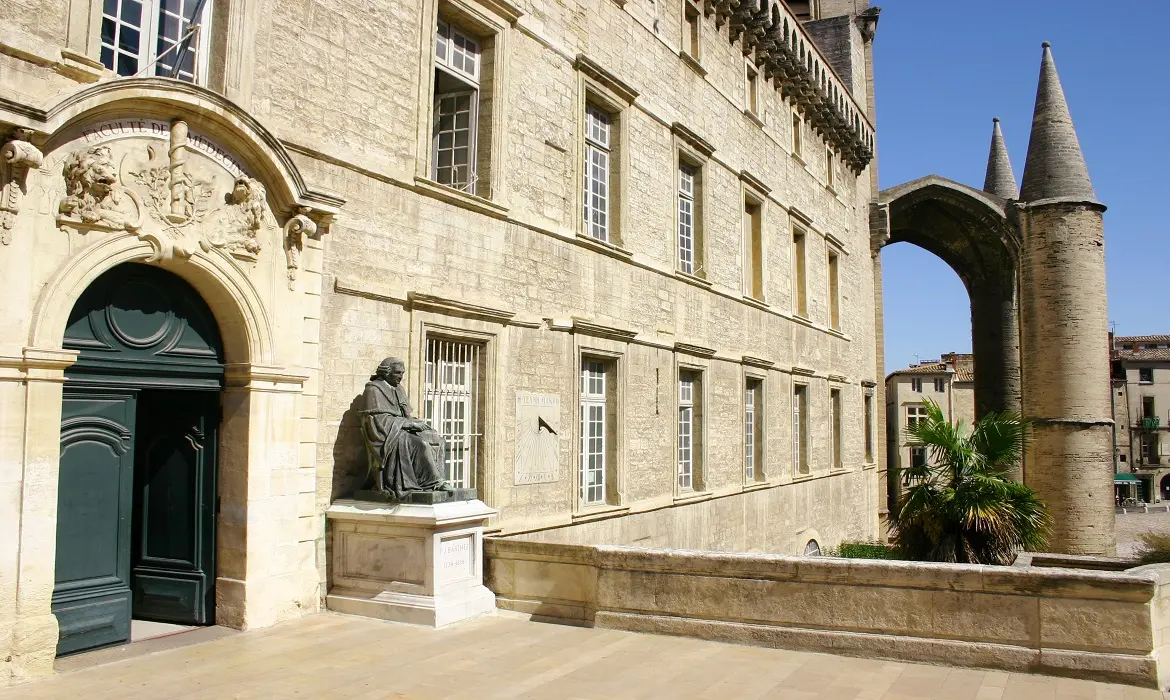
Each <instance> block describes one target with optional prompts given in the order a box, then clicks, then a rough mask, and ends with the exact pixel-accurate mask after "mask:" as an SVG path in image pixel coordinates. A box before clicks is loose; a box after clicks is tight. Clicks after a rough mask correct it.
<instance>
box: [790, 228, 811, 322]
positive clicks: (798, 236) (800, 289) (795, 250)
mask: <svg viewBox="0 0 1170 700" xmlns="http://www.w3.org/2000/svg"><path fill="white" fill-rule="evenodd" d="M805 238H806V236H805V233H804V230H802V229H801V228H799V227H796V226H794V227H793V228H792V313H794V314H796V315H797V316H801V317H803V318H808V281H807V280H806V279H805V260H804V255H805V250H804V245H805Z"/></svg>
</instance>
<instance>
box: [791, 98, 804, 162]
mask: <svg viewBox="0 0 1170 700" xmlns="http://www.w3.org/2000/svg"><path fill="white" fill-rule="evenodd" d="M789 128H790V129H791V130H792V131H791V136H792V139H791V140H790V141H789V147H790V148H791V149H792V155H793V157H794V158H796V159H797V160H799V161H800V162H801V163H804V137H805V133H804V132H805V129H804V116H803V115H801V113H800V112H799V111H798V110H797V109H796V108H795V107H793V108H792V120H791V124H790V127H789Z"/></svg>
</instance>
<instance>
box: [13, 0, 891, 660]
mask: <svg viewBox="0 0 1170 700" xmlns="http://www.w3.org/2000/svg"><path fill="white" fill-rule="evenodd" d="M864 5H865V3H863V2H862V3H858V2H855V0H821V2H818V3H815V5H814V4H808V6H807V7H804V8H803V10H802V12H804V13H805V14H806V15H807V16H804V17H800V18H798V17H797V16H796V15H795V14H794V13H793V11H792V10H791V9H789V7H788V6H786V5H784V4H783V3H777V2H771V1H768V2H763V3H756V2H742V3H734V2H724V1H721V0H703V1H702V2H690V1H689V0H678V2H673V3H647V2H642V1H641V0H589V1H587V2H582V3H579V4H567V5H566V4H554V3H545V2H540V1H537V0H527V1H525V2H520V3H518V4H513V3H512V2H509V1H508V0H418V1H416V2H405V3H390V4H387V5H380V6H378V7H377V8H362V10H361V11H360V12H359V11H358V8H356V7H355V6H354V5H353V4H352V3H349V2H346V1H345V0H326V1H325V2H311V3H293V2H285V1H284V0H194V1H192V0H184V2H181V3H179V6H178V7H176V6H175V5H174V4H172V3H160V2H143V3H138V2H136V1H135V0H118V1H114V0H110V1H108V2H98V1H97V0H70V1H69V2H64V3H63V2H50V1H49V0H21V1H20V2H16V3H8V4H5V5H3V6H2V7H0V86H2V87H3V90H2V91H0V92H2V94H3V97H2V98H0V135H2V136H3V137H4V138H5V145H4V147H3V155H4V159H3V161H0V165H2V167H3V170H2V172H0V175H2V179H0V186H2V187H3V190H2V191H0V223H2V224H3V231H2V233H3V241H2V242H3V245H2V246H0V261H2V262H0V265H2V266H3V269H4V273H5V274H4V275H3V281H2V282H0V284H3V285H4V294H5V299H6V302H7V303H6V304H5V305H4V308H3V310H2V311H0V328H2V329H3V333H2V335H0V337H2V338H3V341H2V343H3V344H0V380H2V381H0V392H2V393H3V396H2V397H0V401H2V403H0V405H2V406H3V407H4V411H3V412H2V413H0V427H2V428H3V430H0V436H2V437H0V465H2V466H0V468H2V470H3V471H2V472H0V489H2V491H0V493H2V494H3V499H4V500H3V502H4V503H5V504H7V505H6V507H5V508H4V509H2V510H0V543H2V544H3V546H0V659H3V661H2V662H0V679H2V680H0V683H6V682H10V681H13V680H16V681H19V680H22V679H26V678H29V677H34V676H37V675H41V674H45V673H48V672H50V671H51V668H52V659H53V657H54V655H55V654H56V653H58V652H61V653H65V652H71V651H79V650H84V649H86V648H91V647H94V646H101V645H104V644H111V643H118V642H119V641H122V640H124V639H125V638H126V635H127V634H128V629H129V624H130V618H131V617H133V616H135V615H138V616H139V617H142V616H149V617H154V618H155V619H168V620H172V621H183V622H188V623H191V622H193V623H208V622H211V621H214V622H216V623H217V624H225V625H229V626H233V627H239V628H252V627H260V626H265V625H269V624H273V623H275V622H278V621H280V620H284V619H289V618H293V617H297V616H300V615H304V614H307V613H311V612H314V611H317V610H319V609H321V607H322V600H323V596H324V592H325V587H326V583H327V580H328V571H327V566H326V562H327V560H328V558H327V550H328V548H329V546H330V543H329V541H328V538H327V536H326V532H325V527H324V519H323V517H322V513H323V511H324V509H325V508H326V507H327V506H328V505H329V503H330V502H331V501H332V500H333V499H335V498H337V497H339V496H343V495H348V493H350V492H352V491H353V490H354V489H355V488H357V487H360V486H361V485H362V483H363V482H364V480H365V478H366V476H365V463H364V462H365V457H364V454H363V452H362V445H361V439H360V434H359V429H358V427H357V425H358V424H357V420H356V418H357V413H356V412H357V410H358V405H357V402H356V400H357V398H358V397H359V395H360V393H361V391H362V387H363V384H364V383H365V381H366V380H367V378H368V376H369V374H370V373H371V372H372V370H373V368H374V367H375V366H376V365H377V363H378V362H379V361H380V360H381V359H382V358H383V357H386V356H398V357H401V358H403V359H404V360H405V362H406V365H407V372H408V379H407V381H408V388H409V391H410V394H411V396H412V398H413V400H414V403H415V405H416V407H417V412H418V413H419V414H420V415H422V416H424V417H427V418H428V419H430V420H431V421H432V423H434V424H435V426H436V428H438V429H439V430H440V431H442V432H443V433H444V434H445V435H446V437H447V440H448V443H449V445H450V446H451V447H450V449H449V451H448V453H447V468H448V470H449V476H450V477H451V478H453V479H455V480H458V481H460V482H461V483H465V484H471V485H474V486H475V487H476V488H478V489H479V493H480V496H481V498H483V499H484V500H485V501H486V502H487V503H488V504H489V505H491V506H493V507H494V508H496V509H498V510H499V513H500V515H499V517H498V519H497V521H496V522H494V523H492V526H493V527H494V528H495V530H496V531H497V532H503V533H517V532H530V531H543V532H552V531H555V530H557V529H561V530H566V531H567V529H568V528H570V527H571V526H579V525H582V524H589V525H594V526H597V527H599V528H602V527H603V528H604V534H603V535H602V534H600V533H599V534H598V535H597V536H598V537H601V536H604V537H605V538H607V539H608V540H609V541H611V542H630V543H635V542H638V541H645V540H646V538H647V537H651V538H656V539H653V541H655V542H657V543H659V544H663V543H665V544H673V545H674V546H681V544H682V543H687V544H688V545H691V546H704V547H708V548H742V549H756V550H759V551H768V552H785V553H787V552H802V551H805V549H806V548H808V547H810V546H812V545H813V544H825V545H829V544H835V543H837V542H839V541H840V540H842V539H870V538H872V537H874V536H875V535H876V531H877V502H878V494H879V493H880V491H881V488H882V487H881V486H880V485H879V473H880V470H879V469H878V463H879V461H880V454H881V452H880V449H879V445H880V440H881V439H882V437H883V431H882V429H881V425H880V421H881V416H880V414H879V413H878V411H877V405H879V404H878V402H879V401H880V400H881V397H880V394H881V390H882V388H881V387H880V386H878V384H877V379H878V377H880V375H881V366H880V361H879V359H878V357H877V352H876V346H877V341H876V338H877V335H878V331H877V327H876V325H875V324H876V319H877V310H876V308H875V298H877V296H878V292H877V288H876V287H875V280H877V279H879V275H878V273H877V272H876V262H875V259H874V257H873V250H872V249H871V246H870V242H871V236H870V233H871V232H870V216H869V215H870V209H869V203H870V200H871V198H872V195H873V193H874V188H875V185H876V173H875V167H876V166H875V165H874V162H873V153H874V148H875V142H874V133H873V127H872V109H873V107H872V105H873V96H872V80H871V76H872V71H871V70H870V66H871V51H870V42H871V40H872V38H873V31H874V28H875V26H876V11H875V10H867V9H865V7H864ZM176 13H177V14H176ZM821 47H825V48H824V49H823V50H822V48H821ZM583 185H584V186H583ZM176 514H177V515H176ZM672 518H673V519H674V520H671V519H672ZM648 522H652V523H653V524H652V525H647V523H648ZM676 522H685V523H687V526H686V527H687V528H689V529H688V530H687V531H686V532H676V531H674V530H673V529H672V528H673V525H672V523H676ZM647 528H649V529H650V530H651V531H652V532H651V534H649V535H647V534H646V532H647ZM102 552H105V553H106V554H102Z"/></svg>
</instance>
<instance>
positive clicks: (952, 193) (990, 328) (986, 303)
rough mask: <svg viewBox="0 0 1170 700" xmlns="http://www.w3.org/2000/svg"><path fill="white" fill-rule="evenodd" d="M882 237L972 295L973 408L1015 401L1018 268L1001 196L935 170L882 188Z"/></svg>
mask: <svg viewBox="0 0 1170 700" xmlns="http://www.w3.org/2000/svg"><path fill="white" fill-rule="evenodd" d="M878 199H879V202H881V203H882V204H884V205H886V206H888V208H889V209H888V210H889V237H888V239H886V240H884V241H881V242H880V243H879V246H881V245H890V244H892V243H899V242H905V243H911V244H913V245H916V246H918V247H920V248H922V249H924V250H927V251H929V252H931V253H933V254H934V255H936V256H938V257H939V258H940V259H941V260H943V262H945V263H946V264H947V265H948V266H950V268H951V269H953V270H954V271H955V273H956V274H957V275H958V276H959V279H961V280H962V281H963V285H964V286H965V287H966V289H967V293H968V295H969V296H970V298H971V331H972V332H971V336H972V346H973V347H972V350H973V353H974V355H975V410H976V414H977V415H984V414H986V413H989V412H992V411H1003V410H1012V411H1019V410H1020V406H1021V381H1020V336H1019V311H1018V309H1019V303H1018V270H1019V259H1020V239H1019V235H1018V233H1017V232H1016V227H1015V226H1014V224H1013V223H1012V221H1011V220H1010V214H1009V209H1008V203H1007V200H1004V199H1001V198H999V197H996V196H995V195H992V194H988V193H986V192H981V191H979V190H976V189H974V188H971V187H967V186H966V185H961V184H959V183H957V182H953V181H951V180H948V179H946V178H943V177H939V176H937V175H930V176H927V177H924V178H921V179H919V180H914V181H911V182H907V183H905V184H902V185H898V186H897V187H892V188H890V189H887V190H883V191H881V192H880V193H879V195H878Z"/></svg>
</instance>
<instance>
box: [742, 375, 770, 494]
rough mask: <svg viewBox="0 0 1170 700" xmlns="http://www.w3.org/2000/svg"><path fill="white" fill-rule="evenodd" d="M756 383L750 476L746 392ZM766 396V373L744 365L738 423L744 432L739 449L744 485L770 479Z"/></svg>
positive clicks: (768, 403)
mask: <svg viewBox="0 0 1170 700" xmlns="http://www.w3.org/2000/svg"><path fill="white" fill-rule="evenodd" d="M753 382H754V383H756V391H757V393H756V396H755V402H754V404H755V405H754V407H753V411H754V413H755V417H756V425H755V427H754V430H753V441H754V443H755V449H754V452H755V454H754V462H755V463H754V465H753V474H752V476H751V478H749V477H748V474H747V435H746V432H747V424H748V421H747V392H748V387H749V385H750V384H752V383H753ZM770 407H771V406H770V402H769V398H768V373H767V372H766V371H765V370H762V369H753V368H749V367H745V368H744V370H743V393H742V400H741V401H740V416H741V421H740V425H741V426H742V427H743V432H744V449H743V450H741V454H742V456H743V469H742V470H741V471H740V474H742V475H743V484H744V486H745V487H747V486H754V485H757V484H765V483H768V482H769V481H770V480H771V478H772V477H771V475H770V472H771V470H770V469H768V457H769V456H770V455H769V450H768V409H769V408H770Z"/></svg>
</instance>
